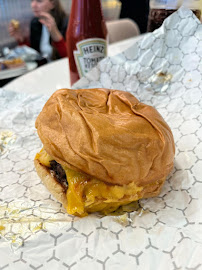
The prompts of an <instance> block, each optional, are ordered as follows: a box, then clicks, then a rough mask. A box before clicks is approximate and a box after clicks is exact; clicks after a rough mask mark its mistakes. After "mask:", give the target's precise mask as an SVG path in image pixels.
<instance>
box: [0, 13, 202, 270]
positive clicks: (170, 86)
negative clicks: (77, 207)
mask: <svg viewBox="0 0 202 270" xmlns="http://www.w3.org/2000/svg"><path fill="white" fill-rule="evenodd" d="M201 81H202V25H201V23H200V22H199V20H198V19H197V18H196V17H195V16H194V15H193V13H192V12H191V11H190V10H188V9H185V8H180V9H179V10H178V11H177V12H175V13H174V14H173V15H171V16H170V17H168V18H167V19H166V20H165V21H164V24H163V25H162V26H161V28H159V29H157V30H156V31H154V32H153V33H148V34H146V35H145V36H144V37H143V38H142V39H141V40H140V41H138V42H137V43H135V44H134V45H133V46H131V47H130V48H129V49H127V50H126V51H124V52H123V53H121V54H119V55H117V56H114V57H111V58H106V59H104V60H103V61H101V62H100V63H99V64H98V66H97V67H96V68H94V69H93V70H92V71H90V72H89V74H88V75H87V76H86V77H85V78H82V79H81V80H80V81H78V82H77V83H76V84H75V85H74V86H73V87H74V88H94V87H105V88H111V89H120V90H125V91H129V92H131V93H132V94H134V95H135V96H136V97H137V98H138V99H139V100H140V101H141V102H144V103H147V104H149V105H152V106H154V107H155V108H156V109H157V110H158V111H159V112H160V113H161V115H162V116H163V117H164V119H165V120H166V122H167V123H168V124H169V126H170V127H171V129H172V132H173V134H174V138H175V144H176V155H175V161H174V169H173V171H172V173H171V174H170V175H169V176H168V178H167V181H166V182H165V185H164V187H163V189H162V191H161V193H160V194H159V196H157V197H155V198H149V199H144V200H140V201H139V202H136V203H133V204H131V205H129V206H127V207H125V208H122V209H120V210H119V211H117V212H116V213H114V214H113V215H109V216H102V215H99V214H91V215H89V216H87V217H84V218H79V217H72V216H70V215H68V214H67V213H66V212H65V210H64V209H63V208H62V206H61V204H60V203H58V202H57V201H55V200H54V198H52V196H51V195H50V193H49V192H48V191H47V190H46V188H45V187H44V186H43V184H42V183H41V181H40V179H39V177H38V176H37V174H36V172H35V169H34V165H33V159H34V156H35V154H36V152H37V151H39V150H40V148H41V142H40V139H39V138H38V136H37V132H36V130H35V127H34V124H35V119H36V117H37V115H38V114H39V112H40V111H41V109H42V107H43V105H44V103H45V102H46V100H47V99H48V96H34V95H27V94H23V93H15V92H11V91H5V90H3V89H1V90H0V134H1V137H0V138H2V139H1V141H0V142H1V149H3V150H2V151H1V152H0V255H1V256H0V257H1V260H0V269H79V270H81V269H104V270H109V269H110V270H111V269H144V270H145V269H155V270H156V269H159V270H161V269H202V263H201V254H202V251H201V250H202V210H201V203H202V196H201V194H202V140H201V138H202V124H201V123H202V109H201V108H202V88H201ZM39 83H40V82H39ZM13 90H14V89H13Z"/></svg>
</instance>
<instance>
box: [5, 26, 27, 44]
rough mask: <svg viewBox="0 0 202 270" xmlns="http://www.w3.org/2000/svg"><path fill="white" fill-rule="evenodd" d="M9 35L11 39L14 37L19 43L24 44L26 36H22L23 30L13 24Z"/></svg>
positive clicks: (9, 27) (9, 29) (9, 28)
mask: <svg viewBox="0 0 202 270" xmlns="http://www.w3.org/2000/svg"><path fill="white" fill-rule="evenodd" d="M8 33H9V35H10V36H11V37H13V38H14V39H15V40H16V41H17V42H23V40H24V36H23V34H22V31H21V28H20V26H19V27H17V28H16V27H15V26H14V24H13V23H12V22H10V23H9V25H8Z"/></svg>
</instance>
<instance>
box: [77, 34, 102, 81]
mask: <svg viewBox="0 0 202 270" xmlns="http://www.w3.org/2000/svg"><path fill="white" fill-rule="evenodd" d="M76 47H77V50H76V51H74V59H75V63H76V66H77V70H78V73H79V76H80V78H81V77H83V76H84V75H85V74H87V73H88V72H89V71H90V70H91V69H92V68H93V67H95V66H96V65H97V63H98V62H99V61H100V60H102V59H103V58H105V57H106V55H107V41H106V40H105V39H102V38H89V39H85V40H82V41H80V42H78V43H77V44H76Z"/></svg>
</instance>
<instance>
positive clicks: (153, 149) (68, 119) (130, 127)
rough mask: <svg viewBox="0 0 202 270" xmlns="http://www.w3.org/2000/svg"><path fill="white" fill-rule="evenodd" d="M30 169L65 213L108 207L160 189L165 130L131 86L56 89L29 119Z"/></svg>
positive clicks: (166, 154)
mask: <svg viewBox="0 0 202 270" xmlns="http://www.w3.org/2000/svg"><path fill="white" fill-rule="evenodd" d="M36 128H37V132H38V135H39V137H40V139H41V141H42V144H43V148H42V149H41V151H40V152H39V153H37V154H36V157H35V160H34V163H35V167H36V171H37V173H38V175H39V177H40V178H41V180H42V181H43V183H44V185H45V186H46V187H47V188H48V190H49V191H50V192H51V193H52V194H53V196H54V197H55V198H56V199H57V200H58V201H60V202H61V203H62V204H63V206H64V207H65V208H66V210H67V212H68V213H69V214H72V215H77V216H85V215H87V214H88V213H91V212H101V213H103V214H108V213H110V212H113V211H115V210H116V209H117V208H118V207H120V206H122V205H126V204H129V203H130V202H133V201H136V200H139V199H141V198H148V197H153V196H156V195H158V194H159V192H160V190H161V188H162V185H163V184H164V182H165V179H166V177H167V175H168V174H169V173H170V171H171V170H172V167H173V160H174V153H175V146H174V140H173V135H172V132H171V130H170V128H169V126H168V125H167V123H166V122H165V121H164V119H163V118H162V116H161V115H160V114H159V113H158V112H157V111H156V109H154V108H153V107H151V106H148V105H145V104H143V103H141V102H139V101H138V100H137V99H136V98H135V97H134V96H133V95H132V94H130V93H128V92H124V91H118V90H109V89H80V90H70V89H61V90H58V91H56V92H55V93H54V94H53V95H52V96H51V97H50V99H49V100H48V101H47V102H46V104H45V106H44V108H43V109H42V111H41V113H40V114H39V116H38V117H37V119H36Z"/></svg>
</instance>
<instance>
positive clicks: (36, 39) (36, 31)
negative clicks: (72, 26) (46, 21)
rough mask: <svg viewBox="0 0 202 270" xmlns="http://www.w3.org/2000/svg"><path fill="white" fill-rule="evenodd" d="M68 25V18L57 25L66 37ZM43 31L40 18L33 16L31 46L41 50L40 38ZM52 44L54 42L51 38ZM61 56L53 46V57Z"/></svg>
mask: <svg viewBox="0 0 202 270" xmlns="http://www.w3.org/2000/svg"><path fill="white" fill-rule="evenodd" d="M67 25H68V18H65V19H64V20H63V21H62V22H61V23H60V24H59V25H58V26H57V27H58V30H59V31H60V33H61V34H62V36H63V38H64V39H65V34H66V29H67ZM41 33H42V24H41V23H40V22H39V20H38V18H33V19H32V20H31V24H30V46H31V47H32V48H33V49H35V50H37V51H38V52H40V40H41ZM50 44H52V41H51V38H50ZM59 58H61V57H60V55H59V53H58V51H57V49H56V48H54V47H53V55H52V59H59Z"/></svg>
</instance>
